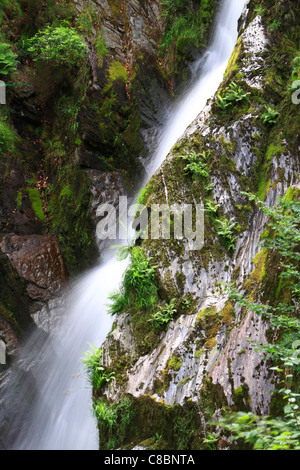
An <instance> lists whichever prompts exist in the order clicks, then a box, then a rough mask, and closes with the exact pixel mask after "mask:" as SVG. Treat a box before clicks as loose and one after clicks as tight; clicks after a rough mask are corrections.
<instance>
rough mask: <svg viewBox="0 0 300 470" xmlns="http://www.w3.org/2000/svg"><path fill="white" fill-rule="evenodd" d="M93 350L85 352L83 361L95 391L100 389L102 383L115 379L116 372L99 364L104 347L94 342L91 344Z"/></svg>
mask: <svg viewBox="0 0 300 470" xmlns="http://www.w3.org/2000/svg"><path fill="white" fill-rule="evenodd" d="M90 347H91V349H92V351H87V352H84V353H83V354H84V357H83V359H82V363H83V365H84V366H85V370H86V373H87V377H88V379H89V382H90V384H91V385H92V387H93V390H94V391H98V390H100V388H101V387H102V385H104V384H106V383H109V382H111V380H113V379H114V377H115V373H114V372H109V371H108V370H106V369H105V367H102V366H100V365H99V361H100V357H101V355H102V352H103V351H102V349H98V348H96V347H95V346H93V345H92V344H91V345H90Z"/></svg>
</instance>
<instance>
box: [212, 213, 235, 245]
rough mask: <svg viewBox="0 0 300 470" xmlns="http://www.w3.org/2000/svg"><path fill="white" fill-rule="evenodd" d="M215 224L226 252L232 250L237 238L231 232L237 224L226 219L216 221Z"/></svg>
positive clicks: (232, 220)
mask: <svg viewBox="0 0 300 470" xmlns="http://www.w3.org/2000/svg"><path fill="white" fill-rule="evenodd" d="M216 223H217V225H218V235H219V236H220V237H221V239H222V241H223V242H224V244H225V245H226V247H227V248H228V250H234V248H235V241H236V239H237V237H236V235H234V232H233V230H234V228H235V227H236V224H237V223H236V222H235V221H234V219H226V218H224V219H218V220H216Z"/></svg>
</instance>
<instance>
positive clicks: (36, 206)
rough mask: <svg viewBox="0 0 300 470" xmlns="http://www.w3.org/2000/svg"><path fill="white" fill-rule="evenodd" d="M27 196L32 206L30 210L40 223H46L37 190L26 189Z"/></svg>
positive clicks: (41, 201)
mask: <svg viewBox="0 0 300 470" xmlns="http://www.w3.org/2000/svg"><path fill="white" fill-rule="evenodd" d="M27 192H28V196H29V199H30V202H31V205H32V209H33V211H34V213H35V215H36V216H37V218H38V219H40V220H41V221H42V222H45V221H46V218H45V214H44V211H43V200H42V199H41V197H40V193H39V190H38V189H28V190H27Z"/></svg>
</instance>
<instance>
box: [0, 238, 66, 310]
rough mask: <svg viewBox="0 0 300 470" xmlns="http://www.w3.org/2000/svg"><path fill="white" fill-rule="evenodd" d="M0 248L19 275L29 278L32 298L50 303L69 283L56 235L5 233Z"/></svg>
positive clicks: (29, 290) (28, 287) (28, 288)
mask: <svg viewBox="0 0 300 470" xmlns="http://www.w3.org/2000/svg"><path fill="white" fill-rule="evenodd" d="M0 248H1V251H2V252H3V253H4V254H6V255H7V257H8V259H9V260H10V262H11V264H12V266H13V267H14V269H15V270H16V271H17V273H18V274H19V276H20V277H21V278H23V279H24V280H25V281H27V283H28V285H27V292H28V295H29V297H30V299H31V300H32V301H41V302H46V301H48V300H49V299H51V298H52V297H55V296H58V295H59V293H60V292H61V290H62V289H63V288H64V287H65V286H66V283H67V275H66V268H65V265H64V261H63V258H62V255H61V253H60V249H59V245H58V242H57V239H56V238H55V237H54V236H51V235H45V236H43V235H28V236H21V235H14V234H11V235H5V236H4V238H3V240H2V242H1V244H0Z"/></svg>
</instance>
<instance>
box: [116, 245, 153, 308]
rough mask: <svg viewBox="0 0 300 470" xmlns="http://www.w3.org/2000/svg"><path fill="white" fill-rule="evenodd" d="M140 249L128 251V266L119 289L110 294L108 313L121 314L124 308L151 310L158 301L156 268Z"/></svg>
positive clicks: (135, 248)
mask: <svg viewBox="0 0 300 470" xmlns="http://www.w3.org/2000/svg"><path fill="white" fill-rule="evenodd" d="M151 261H152V259H151V258H147V257H146V256H145V255H144V253H143V251H142V250H141V248H139V247H133V248H132V249H131V251H130V264H129V266H128V267H127V269H126V271H125V273H124V276H123V281H122V285H121V287H120V289H119V290H118V291H114V292H113V293H111V294H110V296H109V298H110V300H111V302H112V303H111V304H110V308H109V312H110V313H111V314H112V315H114V314H119V313H122V312H123V311H124V310H125V309H126V308H129V307H133V308H134V309H151V308H153V307H154V306H155V305H156V304H157V301H158V287H157V281H156V277H155V270H156V266H154V265H152V264H151Z"/></svg>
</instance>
